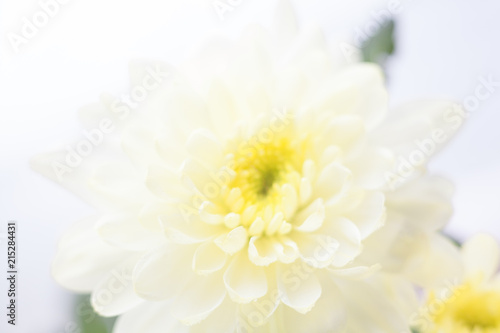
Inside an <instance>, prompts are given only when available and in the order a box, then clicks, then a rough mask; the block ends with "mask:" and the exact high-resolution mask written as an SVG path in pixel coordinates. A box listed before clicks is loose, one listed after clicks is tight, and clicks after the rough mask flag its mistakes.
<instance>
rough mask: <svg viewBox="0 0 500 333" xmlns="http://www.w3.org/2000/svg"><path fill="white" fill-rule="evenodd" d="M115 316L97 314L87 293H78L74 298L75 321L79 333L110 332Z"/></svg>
mask: <svg viewBox="0 0 500 333" xmlns="http://www.w3.org/2000/svg"><path fill="white" fill-rule="evenodd" d="M115 320H116V318H115V317H114V318H104V317H101V316H99V315H98V314H97V313H96V312H95V311H94V309H93V308H92V305H91V304H90V296H89V295H80V296H77V297H76V299H75V322H76V325H77V327H78V328H79V330H77V331H76V332H79V333H110V332H111V331H112V328H113V325H114V322H115Z"/></svg>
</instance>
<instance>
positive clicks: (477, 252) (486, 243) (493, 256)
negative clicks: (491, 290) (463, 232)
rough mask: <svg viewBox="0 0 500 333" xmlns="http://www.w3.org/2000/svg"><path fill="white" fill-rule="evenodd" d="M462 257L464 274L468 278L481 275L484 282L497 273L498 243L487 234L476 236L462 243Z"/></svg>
mask: <svg viewBox="0 0 500 333" xmlns="http://www.w3.org/2000/svg"><path fill="white" fill-rule="evenodd" d="M462 255H463V258H464V264H465V273H466V275H467V276H469V277H473V276H477V275H478V274H480V275H482V276H481V277H483V278H484V279H485V280H489V279H491V277H493V275H494V274H495V273H496V272H497V271H498V267H499V264H500V249H499V245H498V242H497V241H496V239H494V238H493V237H492V236H490V235H487V234H478V235H475V236H474V237H472V238H471V239H469V240H468V241H467V242H465V243H464V245H463V247H462Z"/></svg>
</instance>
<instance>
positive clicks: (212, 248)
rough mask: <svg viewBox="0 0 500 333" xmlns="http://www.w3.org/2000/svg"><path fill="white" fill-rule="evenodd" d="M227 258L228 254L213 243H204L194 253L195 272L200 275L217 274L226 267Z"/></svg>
mask: <svg viewBox="0 0 500 333" xmlns="http://www.w3.org/2000/svg"><path fill="white" fill-rule="evenodd" d="M227 258H228V255H227V253H225V252H224V251H222V250H221V249H220V248H219V247H218V246H217V245H215V244H214V243H213V242H206V243H203V244H201V245H200V246H198V248H197V249H196V252H195V253H194V257H193V270H194V271H195V272H196V273H198V274H200V275H206V274H210V273H213V272H216V271H218V270H220V269H221V268H222V267H224V265H225V264H226V260H227Z"/></svg>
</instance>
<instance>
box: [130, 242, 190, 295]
mask: <svg viewBox="0 0 500 333" xmlns="http://www.w3.org/2000/svg"><path fill="white" fill-rule="evenodd" d="M194 251H195V248H194V247H193V246H186V245H174V244H170V245H168V246H164V247H163V248H159V249H155V250H152V251H150V252H149V253H147V254H146V255H144V257H143V258H141V260H140V261H139V262H138V263H137V266H136V267H135V270H134V288H135V291H136V293H137V294H138V295H139V296H140V297H142V298H145V299H148V300H153V301H159V300H164V299H167V298H170V297H173V296H175V295H176V294H177V293H178V292H179V291H180V290H181V288H182V287H183V286H184V285H185V284H186V283H187V280H188V279H189V277H190V276H191V275H194V272H193V271H192V269H191V262H192V258H193V255H194Z"/></svg>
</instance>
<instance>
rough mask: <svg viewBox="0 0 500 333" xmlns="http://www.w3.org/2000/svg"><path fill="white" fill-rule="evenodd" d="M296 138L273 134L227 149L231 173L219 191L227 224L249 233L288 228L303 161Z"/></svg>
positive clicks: (285, 230) (301, 150) (269, 231)
mask: <svg viewBox="0 0 500 333" xmlns="http://www.w3.org/2000/svg"><path fill="white" fill-rule="evenodd" d="M297 142H299V141H296V140H293V139H291V136H287V135H274V136H273V137H271V138H269V140H263V139H262V138H260V139H255V140H253V139H250V140H246V141H245V142H243V143H242V144H240V145H239V148H238V149H236V150H235V151H232V152H229V156H230V159H229V161H228V168H229V169H231V170H232V175H233V176H232V178H231V180H230V181H229V183H228V184H227V189H226V190H225V191H224V193H225V194H223V196H224V206H225V207H226V208H227V211H226V214H229V215H228V216H229V217H227V218H226V220H225V224H226V226H227V227H229V228H235V227H238V226H244V227H245V228H246V229H247V231H248V234H249V235H261V234H267V235H273V234H276V233H279V234H285V233H288V232H290V230H291V228H292V227H291V225H290V223H289V221H288V220H287V219H288V218H289V217H290V216H291V214H292V213H293V212H294V211H295V209H296V205H297V204H296V199H295V200H293V196H296V193H298V191H299V189H298V187H299V186H300V182H301V173H300V170H301V166H302V164H303V162H304V161H303V159H304V157H303V153H302V152H303V151H304V150H303V149H300V147H301V145H300V144H298V143H297ZM290 193H291V194H290ZM291 199H292V200H291Z"/></svg>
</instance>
